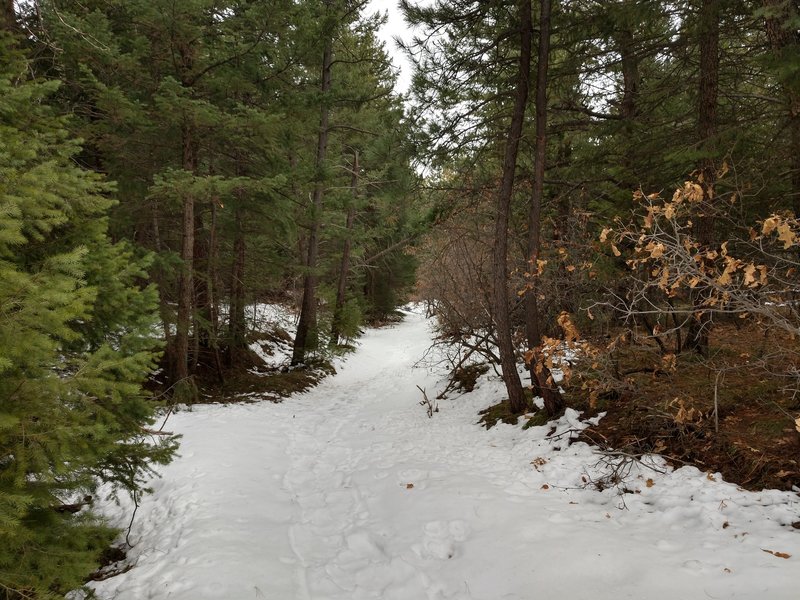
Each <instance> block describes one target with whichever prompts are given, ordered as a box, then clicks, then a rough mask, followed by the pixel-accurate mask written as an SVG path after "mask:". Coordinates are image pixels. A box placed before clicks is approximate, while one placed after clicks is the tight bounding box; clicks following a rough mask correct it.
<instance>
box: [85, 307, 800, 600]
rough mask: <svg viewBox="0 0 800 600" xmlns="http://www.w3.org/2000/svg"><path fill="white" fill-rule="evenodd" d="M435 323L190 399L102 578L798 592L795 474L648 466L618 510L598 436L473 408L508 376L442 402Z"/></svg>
mask: <svg viewBox="0 0 800 600" xmlns="http://www.w3.org/2000/svg"><path fill="white" fill-rule="evenodd" d="M429 339H430V336H429V332H428V329H427V324H426V322H425V321H424V319H422V317H420V316H419V315H415V314H412V315H409V317H408V319H407V320H406V322H404V323H403V324H400V325H398V326H397V327H395V328H387V329H381V330H377V331H370V332H368V334H367V335H366V336H365V337H364V338H363V339H362V345H361V347H360V349H359V350H358V352H356V353H355V354H354V355H353V356H351V357H350V358H349V359H348V361H347V362H346V363H345V364H344V365H343V366H342V367H341V368H340V373H339V374H338V375H337V376H335V377H331V378H328V379H327V380H326V381H324V382H323V383H322V384H321V385H320V386H319V387H317V388H316V389H314V390H312V391H311V392H309V393H306V394H303V395H299V396H296V397H294V398H291V399H289V400H287V401H285V402H284V403H282V404H271V403H263V404H249V405H234V406H227V407H226V406H203V407H196V408H195V409H194V410H193V411H192V412H183V413H179V414H176V415H174V416H173V417H172V418H171V419H170V423H169V427H168V428H169V429H172V430H175V431H177V432H179V433H182V434H183V436H184V437H183V440H182V447H181V457H180V458H178V459H176V461H175V462H174V463H173V464H171V465H169V466H168V467H166V468H165V469H164V471H163V475H164V477H163V479H160V480H157V481H155V482H154V484H153V487H154V489H155V493H154V495H151V496H148V497H146V498H145V500H144V502H143V504H142V507H141V509H140V511H139V516H138V517H137V521H136V524H135V527H134V529H133V532H132V536H131V538H132V541H134V542H135V543H136V547H135V548H134V549H133V550H132V551H131V554H130V556H131V557H132V558H133V559H134V560H135V561H136V567H135V568H134V569H132V570H131V571H129V572H127V573H125V574H123V575H120V576H118V577H115V578H113V579H110V580H108V581H105V582H102V583H98V584H96V586H95V587H96V590H97V592H98V597H99V598H103V599H106V598H108V599H110V598H117V599H119V600H141V599H145V598H174V599H181V600H199V599H206V598H208V599H211V598H214V599H220V600H240V599H241V600H243V599H248V598H253V599H257V598H265V599H274V600H293V599H298V600H309V599H314V600H323V599H324V600H328V599H330V600H338V599H342V600H344V599H347V600H360V599H364V600H366V599H381V600H383V599H386V600H444V599H459V600H479V599H480V600H503V599H508V600H511V599H517V600H528V599H537V598H546V597H553V596H556V595H557V596H559V597H565V598H571V599H573V600H581V599H590V598H591V599H592V600H603V599H605V598H609V599H611V598H614V599H617V598H636V599H645V598H646V599H661V598H663V599H665V600H666V599H669V600H673V599H681V600H686V599H694V598H697V599H701V598H702V599H705V598H722V599H728V598H746V599H753V600H755V599H786V600H789V599H792V600H795V599H797V598H798V597H800V530H795V529H793V528H791V527H789V526H787V524H788V523H791V522H794V521H798V520H800V498H798V495H797V494H791V493H781V492H763V493H758V494H755V493H749V492H743V491H739V490H737V489H736V487H735V486H731V485H729V484H726V483H723V482H720V481H718V477H717V478H716V479H717V481H714V480H712V479H711V478H709V477H707V476H706V474H704V473H700V472H699V471H697V470H696V469H687V468H685V469H680V470H679V471H676V472H672V473H668V474H666V475H660V474H657V473H655V472H652V471H645V472H643V473H641V474H639V476H638V477H637V473H633V474H632V478H631V481H630V482H629V483H628V487H630V488H631V489H632V490H635V491H636V492H637V493H633V494H629V495H626V496H625V500H626V504H627V509H625V510H620V509H619V508H618V505H619V501H620V499H619V497H618V496H617V495H616V494H615V492H614V491H613V490H606V491H605V492H602V493H600V492H596V491H591V490H588V489H583V481H582V477H585V476H590V475H593V474H595V471H594V470H593V465H595V463H596V462H597V457H596V456H595V455H593V454H592V451H591V449H590V448H589V447H587V446H585V445H584V444H581V443H578V444H573V445H571V446H568V445H567V444H566V443H565V440H564V438H563V437H562V438H558V439H555V440H553V439H545V436H546V434H547V433H548V428H536V429H531V430H528V431H522V430H521V429H520V428H519V427H512V426H498V427H496V428H494V429H493V430H491V431H489V432H486V431H484V430H482V429H481V428H479V427H477V426H476V425H475V424H474V423H475V421H476V416H475V415H476V411H477V410H478V409H479V408H482V407H485V406H488V405H489V404H492V403H493V402H496V400H497V398H498V397H499V396H500V394H501V392H500V386H499V383H498V382H496V381H488V382H487V381H484V382H483V384H482V386H481V387H479V388H478V389H477V390H476V391H475V392H473V393H472V394H468V395H466V396H461V397H456V396H454V397H453V399H452V400H447V401H444V402H442V403H441V404H440V407H441V412H440V413H438V414H436V415H434V418H433V419H428V418H427V416H426V415H425V411H424V409H423V408H422V407H420V406H419V405H418V404H417V402H418V400H419V399H420V393H419V391H418V390H417V389H416V387H415V386H416V385H420V386H422V387H427V389H428V390H429V391H430V390H433V389H434V387H435V386H436V383H437V378H438V377H439V376H440V374H436V373H430V372H427V371H426V370H423V369H414V368H412V366H413V364H414V363H415V362H416V361H417V360H418V359H419V358H420V357H421V356H422V354H423V352H424V350H425V349H426V347H427V346H428V344H429ZM576 424H577V421H576V416H575V415H574V414H569V415H568V416H567V417H565V418H564V419H562V421H561V422H560V424H559V429H560V430H562V431H566V430H568V429H570V428H571V427H574V426H575V425H576ZM537 459H538V460H537ZM647 479H651V481H649V482H648V481H647ZM648 484H649V485H648ZM764 550H770V551H773V552H782V553H787V554H790V555H792V556H791V557H790V558H788V559H784V558H780V557H778V556H775V555H773V554H769V553H767V552H765V551H764Z"/></svg>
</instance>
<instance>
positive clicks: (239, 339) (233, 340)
mask: <svg viewBox="0 0 800 600" xmlns="http://www.w3.org/2000/svg"><path fill="white" fill-rule="evenodd" d="M242 213H243V210H242V207H241V206H240V205H239V203H238V202H237V204H236V208H235V209H234V217H233V219H234V237H233V268H232V269H231V284H230V285H231V307H230V314H229V315H228V323H229V325H228V328H229V329H230V334H229V335H230V342H229V345H228V366H229V367H234V366H236V364H238V362H239V355H240V353H241V351H242V350H243V349H244V348H245V347H246V346H247V340H246V334H247V325H246V321H245V316H244V300H245V298H244V269H245V258H246V250H247V245H246V242H245V237H244V223H243V220H244V219H243V215H242Z"/></svg>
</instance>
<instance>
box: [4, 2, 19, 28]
mask: <svg viewBox="0 0 800 600" xmlns="http://www.w3.org/2000/svg"><path fill="white" fill-rule="evenodd" d="M0 11H2V13H1V14H0V19H1V20H0V29H5V30H6V31H10V32H12V33H16V32H17V30H18V29H19V24H18V23H17V13H16V11H15V10H14V0H2V4H0Z"/></svg>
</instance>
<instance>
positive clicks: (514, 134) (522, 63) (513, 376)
mask: <svg viewBox="0 0 800 600" xmlns="http://www.w3.org/2000/svg"><path fill="white" fill-rule="evenodd" d="M519 12H520V15H519V16H520V56H519V71H518V73H517V82H516V93H515V98H514V112H513V113H512V116H511V124H510V126H509V129H508V137H507V139H506V147H505V156H504V157H503V178H502V181H501V185H500V191H499V193H498V195H497V205H496V209H495V230H494V249H493V250H494V252H493V257H492V259H493V260H492V266H493V271H494V272H493V284H494V324H495V327H496V329H497V345H498V350H499V352H500V364H501V366H502V369H503V382H504V383H505V385H506V391H507V392H508V400H509V404H510V408H511V410H512V411H513V412H515V413H519V412H522V411H523V410H524V409H525V406H526V400H525V393H524V391H523V389H522V382H521V381H520V379H519V373H518V372H517V357H516V352H515V350H514V343H513V340H512V334H511V315H510V311H509V306H508V224H509V218H510V212H511V195H512V192H513V190H514V175H515V173H516V168H517V153H518V151H519V141H520V137H521V136H522V124H523V121H524V118H525V105H526V104H527V101H528V88H529V78H530V69H531V37H532V29H533V27H532V23H531V0H521V2H520V3H519Z"/></svg>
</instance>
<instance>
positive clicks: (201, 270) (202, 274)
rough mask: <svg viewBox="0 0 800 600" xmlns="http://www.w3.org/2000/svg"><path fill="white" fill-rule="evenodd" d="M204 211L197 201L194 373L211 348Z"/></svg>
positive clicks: (207, 241)
mask: <svg viewBox="0 0 800 600" xmlns="http://www.w3.org/2000/svg"><path fill="white" fill-rule="evenodd" d="M202 211H203V206H202V205H201V206H199V207H198V206H197V203H196V202H195V210H194V250H193V252H192V257H193V265H194V266H193V271H194V278H193V279H194V281H193V283H194V299H193V304H194V310H193V311H192V330H193V333H194V337H193V340H192V341H193V345H194V351H193V352H192V354H193V356H192V368H191V372H192V373H195V372H196V371H197V366H198V364H200V360H201V358H202V357H203V356H204V355H206V354H207V352H208V348H209V331H208V323H209V318H210V310H209V301H210V299H211V298H210V290H209V281H208V262H209V239H208V233H207V232H206V228H205V225H204V224H203V217H202V215H201V212H202ZM206 358H207V357H206ZM204 366H206V367H207V366H208V364H207V362H206V363H204Z"/></svg>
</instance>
